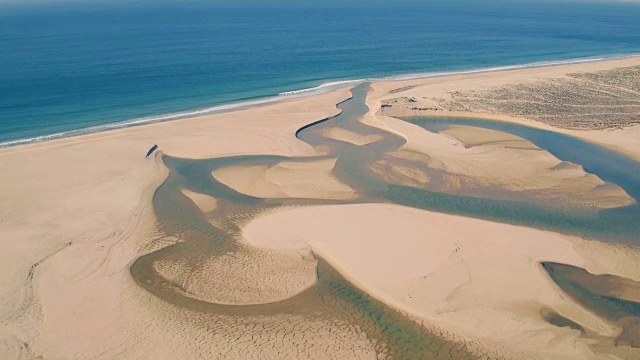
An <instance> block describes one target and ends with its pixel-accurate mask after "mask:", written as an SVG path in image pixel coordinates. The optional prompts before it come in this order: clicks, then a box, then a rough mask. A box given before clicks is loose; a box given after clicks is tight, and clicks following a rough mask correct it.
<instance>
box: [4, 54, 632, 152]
mask: <svg viewBox="0 0 640 360" xmlns="http://www.w3.org/2000/svg"><path fill="white" fill-rule="evenodd" d="M638 57H640V54H638V53H632V54H612V55H601V56H592V57H585V58H575V59H567V60H549V61H537V62H532V63H524V64H514V65H505V66H494V67H486V68H470V69H465V70H456V71H434V72H417V73H408V74H404V75H393V76H383V77H371V78H365V79H346V80H336V81H328V82H325V83H322V84H320V85H318V86H315V87H310V88H304V89H299V90H291V91H284V92H280V93H278V94H272V95H266V96H263V97H257V98H255V99H251V100H238V101H232V102H229V103H223V104H220V105H215V106H212V107H207V108H203V109H193V110H190V111H184V112H178V113H167V114H159V115H155V116H148V117H141V118H134V119H130V120H123V121H118V122H114V123H107V124H102V125H95V126H90V127H86V128H80V129H74V130H68V131H62V132H58V133H53V134H43V135H37V136H33V137H28V138H22V139H14V140H6V141H2V142H0V149H4V148H11V147H16V146H21V145H29V144H37V143H43V142H48V141H52V140H57V139H65V138H70V137H77V136H83V135H88V134H95V133H101V132H107V131H111V130H117V129H126V128H131V127H137V126H143V125H148V124H155V123H161V122H169V121H178V120H187V119H191V118H194V117H200V116H207V115H217V114H224V113H229V112H233V111H240V110H244V109H248V108H253V107H262V106H268V105H270V104H274V103H278V102H282V101H288V100H293V99H298V98H303V97H309V96H316V95H321V94H326V93H328V92H331V91H335V90H338V89H340V88H343V87H349V86H353V85H357V84H360V83H363V82H371V83H379V82H387V81H410V80H423V79H433V78H446V77H451V76H460V75H474V74H486V73H496V72H504V71H513V70H525V69H537V68H546V67H558V66H566V65H576V64H588V63H598V62H607V61H616V60H625V59H632V58H638Z"/></svg>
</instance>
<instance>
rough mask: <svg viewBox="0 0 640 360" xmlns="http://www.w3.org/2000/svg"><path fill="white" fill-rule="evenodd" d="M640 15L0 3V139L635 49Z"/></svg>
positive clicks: (604, 7)
mask: <svg viewBox="0 0 640 360" xmlns="http://www.w3.org/2000/svg"><path fill="white" fill-rule="evenodd" d="M638 19H640V5H639V4H634V3H626V2H614V1H612V2H606V3H577V2H576V3H569V2H519V1H518V2H516V1H487V2H482V3H481V4H480V3H479V2H474V1H460V0H457V1H453V2H445V1H434V2H427V3H425V4H417V5H413V6H410V5H403V6H398V7H390V6H386V5H375V6H367V7H365V6H357V7H356V6H351V7H348V6H345V5H341V6H333V7H326V8H322V9H321V8H314V7H313V6H311V5H309V6H284V5H280V6H271V7H262V8H256V7H251V8H244V7H239V6H236V7H230V6H225V7H221V6H220V5H219V4H218V5H213V4H206V3H203V2H200V3H198V2H192V3H189V4H185V3H180V4H177V3H172V2H159V3H154V4H153V6H149V5H148V4H141V3H139V4H137V5H136V4H123V3H119V4H106V3H101V4H60V3H58V2H56V3H52V4H42V3H40V4H38V5H25V4H20V3H19V2H18V3H16V2H14V3H11V4H9V3H6V4H0V49H2V51H0V146H7V145H9V144H17V143H20V142H16V141H19V140H21V139H23V140H24V139H30V140H27V141H35V140H43V139H46V138H41V137H40V136H44V135H50V134H62V135H69V133H68V132H69V131H73V130H78V129H86V128H89V127H96V126H98V127H99V128H98V129H95V128H94V129H93V130H99V129H105V128H109V127H110V126H111V125H108V124H113V123H118V122H127V121H131V120H133V119H140V118H142V119H145V121H147V120H152V119H157V118H158V117H162V115H165V114H176V113H178V114H185V113H191V112H193V111H194V110H202V109H208V108H211V107H215V106H218V105H221V104H228V103H233V102H242V101H251V100H255V99H260V98H265V97H270V96H276V97H277V95H278V94H281V93H286V92H291V91H296V90H299V89H307V88H313V87H317V86H320V85H322V84H326V83H327V82H333V81H341V80H349V79H362V78H376V77H387V76H402V75H407V74H415V73H433V72H453V71H463V70H469V69H479V68H491V67H500V66H509V65H517V64H530V63H539V62H549V61H564V60H572V59H583V58H592V57H595V58H599V57H612V56H620V55H625V54H634V53H638V52H640V36H638V35H637V34H640V21H638ZM105 125H107V126H105ZM72 134H73V133H72Z"/></svg>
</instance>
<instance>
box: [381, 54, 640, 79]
mask: <svg viewBox="0 0 640 360" xmlns="http://www.w3.org/2000/svg"><path fill="white" fill-rule="evenodd" d="M639 55H640V54H624V55H607V56H600V57H587V58H578V59H568V60H554V61H539V62H532V63H526V64H518V65H505V66H495V67H488V68H478V69H469V70H456V71H439V72H423V73H412V74H404V75H397V76H389V77H383V78H379V79H372V80H394V81H399V80H415V79H423V78H431V77H442V76H451V75H465V74H478V73H485V72H495V71H507V70H519V69H534V68H539V67H545V66H560V65H571V64H582V63H590V62H596V61H604V60H621V59H626V58H631V57H635V56H639Z"/></svg>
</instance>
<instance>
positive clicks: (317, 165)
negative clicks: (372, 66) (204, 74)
mask: <svg viewBox="0 0 640 360" xmlns="http://www.w3.org/2000/svg"><path fill="white" fill-rule="evenodd" d="M638 61H639V60H638V59H637V58H634V59H626V60H619V61H612V62H601V63H593V64H580V65H572V66H563V67H553V68H541V69H527V70H519V71H511V72H500V73H493V74H474V75H465V76H454V77H449V78H440V79H423V80H411V81H404V82H383V83H376V84H373V85H372V88H371V89H369V87H368V85H361V86H358V87H357V88H355V89H353V99H352V101H351V102H347V103H343V101H344V100H346V99H348V98H349V97H351V96H352V95H351V89H341V90H337V91H334V92H332V93H329V94H324V95H319V96H314V97H309V98H302V99H297V100H289V101H284V102H281V103H277V104H273V105H268V106H262V107H256V108H252V109H247V110H242V111H235V112H230V113H226V114H219V115H213V116H206V117H202V118H196V119H186V120H181V121H174V122H167V123H161V124H154V125H147V126H143V127H139V128H130V129H123V130H116V131H110V132H105V133H99V134H92V135H87V136H82V137H78V138H69V139H62V140H56V141H51V142H48V143H42V144H34V145H28V146H21V147H16V148H9V149H2V150H0V165H2V166H3V168H6V169H11V170H12V171H9V172H3V173H2V175H1V176H0V184H1V185H2V189H3V190H2V192H1V193H0V196H1V199H2V201H3V208H2V212H0V229H1V230H2V235H3V236H2V237H1V238H2V241H3V243H2V244H1V245H2V246H3V249H4V250H6V251H4V252H3V253H2V255H1V256H2V259H1V260H2V264H3V270H4V271H3V275H2V277H1V278H0V289H1V291H2V302H1V303H0V319H2V325H1V327H0V349H1V350H2V353H6V354H9V355H8V356H7V358H10V359H13V358H31V357H36V356H43V357H45V358H46V357H66V358H88V357H100V358H105V359H109V358H114V359H115V358H117V359H121V358H135V357H152V358H203V357H207V358H211V357H212V358H265V357H266V358H285V357H287V356H289V357H294V358H400V359H403V358H523V357H526V358H528V357H545V358H561V359H566V358H600V357H606V356H609V355H611V354H613V355H615V356H618V357H620V358H625V357H626V358H634V356H636V357H637V356H638V349H637V348H634V346H635V344H634V343H633V341H629V339H632V338H633V336H634V335H633V334H635V333H634V332H633V331H635V330H633V329H634V328H633V326H628V324H627V323H620V322H618V320H619V319H620V318H621V317H616V316H617V315H616V316H612V315H610V314H607V313H605V312H601V311H598V310H599V309H597V307H596V309H595V310H594V308H593V307H591V306H590V305H589V304H587V303H585V301H584V299H583V298H582V297H580V296H577V297H576V296H575V295H573V294H571V292H570V291H568V290H566V289H565V288H563V285H562V284H561V282H562V281H559V280H557V279H560V277H558V278H553V277H550V276H549V273H548V272H546V271H544V268H543V265H541V264H542V263H544V264H549V263H550V262H554V263H558V264H569V265H571V266H573V267H577V268H581V269H586V271H588V272H590V273H592V274H610V275H611V276H615V277H616V279H618V278H619V279H627V280H621V281H623V282H624V281H638V279H640V274H639V273H638V270H637V266H636V264H637V261H638V260H639V258H640V255H638V252H637V251H636V250H635V249H633V248H631V247H629V246H628V245H620V244H619V242H620V241H622V242H625V241H626V242H625V243H626V244H628V240H629V239H631V238H633V236H635V235H637V234H638V232H637V231H638V229H637V226H635V225H633V224H634V218H633V216H632V215H629V214H628V212H625V211H624V209H626V208H627V207H629V206H633V203H635V200H636V199H633V198H630V197H629V196H630V195H629V193H628V192H625V191H624V190H623V189H621V188H620V187H618V186H617V184H609V185H608V186H606V187H604V188H603V187H602V185H604V182H603V181H602V179H600V178H598V177H597V176H595V175H593V174H588V171H587V170H584V169H581V168H580V167H579V166H577V165H575V164H565V163H563V162H562V161H560V160H559V159H557V158H555V157H553V156H552V155H550V154H549V153H546V152H545V151H544V149H537V148H536V147H535V146H533V145H532V144H531V143H530V142H527V141H523V140H522V139H519V138H515V137H514V136H511V135H509V134H506V133H504V132H502V133H495V132H487V131H483V130H478V129H477V128H473V129H468V128H460V127H458V128H453V129H449V130H445V131H443V133H438V132H430V131H427V130H426V129H423V128H420V127H417V126H416V125H415V124H411V123H409V122H406V121H404V120H399V119H394V118H390V117H388V116H385V115H389V114H388V113H380V112H379V111H378V110H379V109H380V106H381V105H382V104H384V101H388V100H389V99H391V98H394V97H395V98H398V97H406V95H407V94H405V93H406V92H411V93H412V94H422V93H423V92H424V91H441V90H442V89H445V90H447V91H448V90H450V89H452V88H454V87H455V86H467V87H471V86H474V85H478V84H480V85H482V86H489V85H492V86H494V85H495V86H498V85H500V84H501V81H502V82H509V83H517V82H518V81H529V80H531V79H538V78H539V77H545V76H551V77H553V76H556V77H558V76H564V75H563V74H567V73H568V72H572V73H576V72H580V71H596V70H597V71H602V70H606V69H607V68H615V67H619V66H626V65H629V64H634V63H637V62H638ZM438 84H440V85H438ZM443 84H444V85H443ZM452 84H453V85H455V86H453V85H452ZM385 89H386V90H385ZM398 89H399V90H398ZM434 89H435V90H434ZM393 90H395V91H393ZM336 104H340V105H339V106H338V108H336ZM340 112H342V113H341V115H339V116H337V117H336V116H335V115H337V114H338V113H340ZM420 112H421V114H422V110H420ZM436 112H438V113H440V111H439V110H438V111H436ZM427 113H428V111H427ZM398 114H399V115H407V114H409V115H412V114H413V113H410V112H403V111H400V112H399V113H398ZM474 115H475V116H480V117H482V116H485V117H486V116H487V115H486V114H483V113H475V114H474ZM495 118H497V119H498V120H505V119H511V118H510V117H509V116H507V115H505V117H502V116H499V115H496V116H495ZM325 119H326V120H325ZM513 121H514V122H516V123H526V124H529V125H532V124H533V125H535V126H538V127H541V128H550V127H547V126H546V125H543V124H538V123H533V122H532V121H531V120H530V119H516V120H513ZM310 124H312V125H311V126H309V125H310ZM372 125H373V126H372ZM635 129H636V128H629V129H622V130H615V131H611V132H607V131H602V130H598V131H584V132H576V131H569V130H559V131H562V132H564V133H570V134H572V135H574V136H578V137H581V138H583V139H588V140H589V141H597V142H599V143H601V144H605V145H612V144H615V146H613V147H614V148H615V149H616V150H617V151H621V152H624V153H626V154H630V155H637V154H638V153H636V151H637V143H636V142H635V140H634V139H637V134H638V132H636V131H635ZM447 132H448V133H447ZM294 135H295V136H294ZM155 143H157V144H159V149H158V150H159V152H156V155H153V156H152V157H151V158H149V159H145V157H144V155H145V153H146V151H147V150H148V149H149V147H150V146H151V145H153V144H155ZM436 150H438V151H440V152H437V151H436ZM434 151H435V152H434ZM456 151H457V153H456ZM530 153H535V154H536V156H532V157H531V158H529V157H528V154H530ZM470 154H474V155H475V156H480V157H479V158H477V159H484V161H485V163H484V165H482V166H481V168H482V169H478V168H474V166H473V164H474V163H476V162H477V161H478V160H477V159H476V160H474V161H472V162H468V161H467V162H466V163H465V161H466V157H467V156H469V155H470ZM514 154H518V155H514ZM541 154H543V155H541ZM518 159H522V160H518ZM529 159H538V160H535V161H528V160H529ZM381 160H382V161H385V163H384V164H382V166H383V168H382V170H381V169H380V168H376V166H377V165H376V164H378V162H380V161H381ZM502 161H504V162H505V163H508V162H509V161H511V163H512V164H514V166H511V167H508V168H507V169H505V168H500V167H494V168H492V167H491V166H495V164H496V162H502ZM523 161H524V164H522V162H523ZM516 163H518V164H519V166H515V164H516ZM384 166H387V168H385V167H384ZM536 166H537V167H536ZM487 169H488V170H489V171H487ZM479 170H482V171H484V172H485V175H482V171H480V172H479ZM443 173H453V174H456V176H458V177H460V176H461V175H464V176H465V177H466V178H467V179H469V180H468V181H460V180H457V181H451V180H448V182H447V181H443V180H442V179H443V177H442V174H443ZM527 174H530V175H527ZM248 175H251V176H252V177H251V178H250V179H249V180H247V176H248ZM538 175H541V176H540V177H541V179H535V181H532V179H533V178H534V177H537V176H538ZM438 176H440V180H438V181H434V179H437V178H438ZM496 177H497V178H499V179H500V181H496V179H495V178H496ZM515 179H519V180H518V181H519V182H518V181H516V180H515ZM544 179H547V180H544ZM585 179H586V180H585ZM471 182H475V183H477V184H483V186H484V188H483V189H482V190H481V191H478V192H475V193H468V192H466V191H469V189H472V186H469V184H470V183H471ZM430 184H431V185H434V184H435V185H438V186H435V187H430V186H429V185H430ZM443 184H445V185H447V186H442V185H443ZM451 184H454V185H456V186H457V187H452V186H451ZM486 184H488V185H486ZM456 189H460V190H459V191H458V190H456ZM541 189H552V191H551V190H548V191H547V192H546V193H545V192H544V191H542V190H541ZM522 191H526V192H527V194H528V195H529V197H522V198H521V199H515V198H511V197H512V196H514V197H521V196H519V194H520V193H522ZM536 191H538V192H539V193H536ZM549 193H552V194H553V196H549ZM505 194H507V195H505ZM509 194H511V195H509ZM533 199H536V200H538V201H539V202H538V203H535V201H533ZM573 199H583V200H584V199H588V201H587V203H588V204H587V205H588V206H585V204H577V203H576V202H575V201H573ZM354 203H355V205H354ZM376 203H377V204H376ZM379 203H396V204H400V205H404V206H397V205H389V204H379ZM4 204H6V206H5V205H4ZM558 204H560V206H557V205H558ZM629 204H631V205H629ZM627 205H629V206H627ZM625 206H627V207H625ZM410 207H413V208H416V209H411V208H410ZM603 208H606V209H610V210H611V211H610V212H606V213H604V212H601V209H603ZM567 209H569V210H570V211H569V210H567ZM576 209H579V211H577V210H576ZM618 210H620V211H618ZM607 211H609V210H607ZM443 213H444V214H443ZM455 214H457V215H455ZM603 214H606V216H603ZM460 215H463V216H460ZM629 216H631V217H629ZM467 217H474V218H481V219H484V220H481V219H469V218H467ZM496 221H499V222H506V223H511V224H517V225H519V226H514V225H508V224H499V223H496ZM616 223H621V224H623V225H622V226H616V228H618V229H616V228H614V226H613V225H612V224H616ZM523 226H527V227H538V228H544V229H547V231H541V230H533V229H530V228H527V227H523ZM549 230H552V231H553V232H550V231H549ZM559 233H562V234H559ZM429 235H431V236H429ZM585 236H588V237H593V238H598V239H600V238H601V237H603V238H604V239H606V240H607V241H608V242H609V243H602V242H599V241H595V240H592V239H589V240H585V239H582V238H581V237H585ZM636 239H637V237H636ZM409 259H410V260H411V261H408V260H409ZM545 266H546V265H545ZM562 269H564V270H562ZM567 269H569V270H566V269H565V268H561V270H560V271H561V272H563V275H565V277H566V276H570V275H571V271H573V270H571V269H573V268H567ZM565 270H566V271H565ZM425 276H426V277H425ZM585 277H586V275H585ZM523 279H525V280H523ZM572 279H573V278H572ZM574 280H575V279H573V280H572V281H574ZM574 282H575V281H574ZM556 283H557V284H559V285H555V284H556ZM624 289H625V291H623V294H622V293H619V292H616V293H615V294H613V293H606V294H604V295H606V296H610V295H612V294H613V295H615V296H616V297H619V298H623V299H626V300H625V301H632V300H633V299H635V296H636V288H635V287H634V286H626V287H625V288H624ZM567 294H569V296H567ZM599 294H600V295H603V294H602V293H599ZM565 325H567V326H565ZM578 329H584V331H581V330H578ZM621 329H624V331H625V333H624V334H627V335H625V336H622V337H621V335H620V331H622V330H621ZM629 329H630V330H629ZM628 334H631V335H628ZM616 339H623V340H624V341H622V340H616Z"/></svg>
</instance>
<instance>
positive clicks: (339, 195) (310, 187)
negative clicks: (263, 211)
mask: <svg viewBox="0 0 640 360" xmlns="http://www.w3.org/2000/svg"><path fill="white" fill-rule="evenodd" d="M335 163H336V159H326V160H318V161H283V162H280V163H278V164H276V165H273V166H269V165H247V166H229V167H225V168H221V169H216V170H215V171H214V172H213V177H214V178H216V179H217V180H219V181H220V182H222V183H224V184H225V185H227V186H229V187H231V188H233V189H235V190H236V191H238V192H240V193H243V194H246V195H251V196H255V197H259V198H267V199H268V198H287V197H289V198H302V199H305V198H306V199H334V200H348V199H355V198H356V197H357V196H358V195H357V193H356V192H355V190H353V189H351V188H350V187H349V186H348V185H346V184H344V183H342V182H340V180H338V179H337V178H336V177H335V176H334V175H333V174H332V170H333V168H334V166H335Z"/></svg>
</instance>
